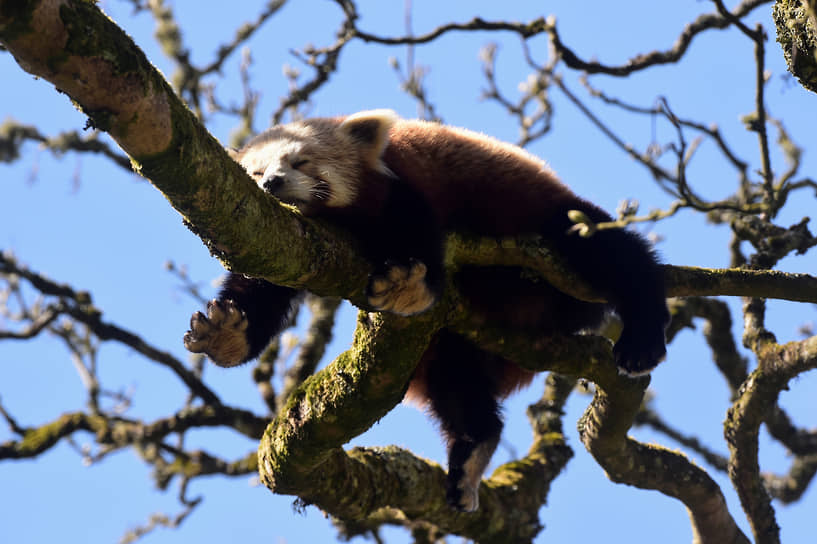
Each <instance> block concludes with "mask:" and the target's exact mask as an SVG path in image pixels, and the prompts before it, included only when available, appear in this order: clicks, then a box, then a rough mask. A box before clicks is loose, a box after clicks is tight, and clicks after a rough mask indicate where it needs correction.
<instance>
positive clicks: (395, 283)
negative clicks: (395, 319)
mask: <svg viewBox="0 0 817 544" xmlns="http://www.w3.org/2000/svg"><path fill="white" fill-rule="evenodd" d="M387 266H388V268H387V269H386V270H385V272H383V273H381V274H372V275H371V276H370V277H369V285H368V287H367V288H366V296H367V297H368V299H369V304H371V305H372V307H374V308H375V309H376V310H385V311H388V312H393V313H396V314H399V315H414V314H419V313H420V312H424V311H425V310H427V309H429V308H430V307H431V305H432V304H434V302H435V301H436V299H437V297H436V295H435V294H434V292H433V290H432V289H431V288H430V287H429V285H428V282H427V281H426V273H427V271H428V269H427V268H426V265H425V264H423V263H422V262H420V261H417V260H413V259H412V260H411V261H409V263H408V266H405V265H400V264H388V265H387Z"/></svg>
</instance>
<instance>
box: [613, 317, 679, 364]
mask: <svg viewBox="0 0 817 544" xmlns="http://www.w3.org/2000/svg"><path fill="white" fill-rule="evenodd" d="M666 354H667V348H666V345H665V338H664V328H663V326H654V325H653V326H650V327H647V326H641V327H634V326H633V325H628V324H626V323H625V325H624V330H623V331H622V333H621V336H620V337H619V339H618V342H616V345H615V346H613V358H614V359H615V362H616V366H618V372H619V374H626V375H627V376H632V377H636V376H643V375H644V374H648V373H649V372H650V371H652V369H653V368H655V367H656V366H657V365H658V363H660V362H661V361H662V360H663V359H664V356H665V355H666Z"/></svg>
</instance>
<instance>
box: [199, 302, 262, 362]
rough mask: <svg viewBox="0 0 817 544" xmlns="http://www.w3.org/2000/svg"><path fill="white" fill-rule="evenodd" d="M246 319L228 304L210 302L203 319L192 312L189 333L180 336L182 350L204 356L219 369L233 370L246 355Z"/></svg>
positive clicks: (235, 307)
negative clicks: (232, 367) (219, 367)
mask: <svg viewBox="0 0 817 544" xmlns="http://www.w3.org/2000/svg"><path fill="white" fill-rule="evenodd" d="M247 325H248V322H247V318H246V316H245V315H244V312H242V311H241V309H240V308H238V306H236V305H235V303H234V302H233V301H232V300H221V301H219V300H215V299H214V300H211V301H210V302H208V303H207V315H206V316H205V315H204V314H203V313H201V312H196V313H195V314H193V316H192V317H191V318H190V330H189V331H187V332H186V333H185V335H184V347H185V348H187V350H188V351H192V352H193V353H205V354H207V356H208V357H210V359H212V360H213V362H215V363H216V364H218V365H220V366H235V365H238V364H240V363H242V362H243V361H244V359H245V358H246V357H247V354H248V353H249V343H248V342H247Z"/></svg>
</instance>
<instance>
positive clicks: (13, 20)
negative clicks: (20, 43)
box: [0, 0, 38, 42]
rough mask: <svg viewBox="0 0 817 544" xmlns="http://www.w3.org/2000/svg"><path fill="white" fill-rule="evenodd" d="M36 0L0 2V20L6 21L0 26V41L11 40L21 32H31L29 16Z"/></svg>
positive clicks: (32, 11) (35, 5)
mask: <svg viewBox="0 0 817 544" xmlns="http://www.w3.org/2000/svg"><path fill="white" fill-rule="evenodd" d="M37 4H38V2H25V1H23V0H10V1H6V2H3V3H2V4H0V21H7V22H6V23H5V24H4V26H2V27H0V41H4V42H11V41H14V40H15V39H17V38H19V37H20V36H22V35H23V34H27V33H29V32H32V28H31V18H32V14H33V13H34V9H35V8H36V7H37Z"/></svg>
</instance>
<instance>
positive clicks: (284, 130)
mask: <svg viewBox="0 0 817 544" xmlns="http://www.w3.org/2000/svg"><path fill="white" fill-rule="evenodd" d="M397 119H398V118H397V115H396V114H395V113H394V112H393V111H391V110H372V111H364V112H360V113H356V114H354V115H350V116H348V117H345V118H331V119H329V118H316V119H307V120H304V121H298V122H294V123H288V124H286V125H279V126H276V127H273V128H271V129H270V130H268V131H266V132H263V133H261V134H259V135H258V136H256V137H255V138H253V139H252V140H250V142H249V143H248V144H247V145H246V146H245V147H244V148H243V149H241V151H237V152H235V151H234V152H231V155H232V156H233V158H234V159H235V160H237V161H238V162H239V163H240V164H241V166H243V167H244V169H245V170H246V171H247V172H248V173H249V174H250V176H251V177H252V178H253V179H254V180H255V182H256V183H257V184H258V186H259V187H261V189H263V190H264V191H266V192H267V193H269V194H271V195H273V196H275V197H276V198H278V199H279V200H281V201H283V202H286V203H288V204H292V205H294V206H297V207H298V208H299V209H301V211H303V212H304V213H316V212H318V211H319V210H320V209H321V208H326V207H329V208H342V207H345V206H349V205H351V204H352V203H353V202H354V201H355V199H356V198H357V195H358V185H359V180H360V179H361V176H362V174H363V172H364V171H366V170H376V171H380V172H383V173H388V168H386V166H385V165H384V164H383V162H382V160H381V157H382V155H383V151H384V150H385V149H386V146H387V145H388V141H389V129H390V128H391V127H392V125H394V123H395V122H396V121H397Z"/></svg>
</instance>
